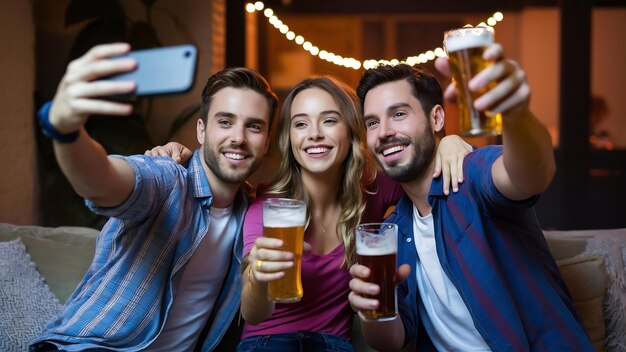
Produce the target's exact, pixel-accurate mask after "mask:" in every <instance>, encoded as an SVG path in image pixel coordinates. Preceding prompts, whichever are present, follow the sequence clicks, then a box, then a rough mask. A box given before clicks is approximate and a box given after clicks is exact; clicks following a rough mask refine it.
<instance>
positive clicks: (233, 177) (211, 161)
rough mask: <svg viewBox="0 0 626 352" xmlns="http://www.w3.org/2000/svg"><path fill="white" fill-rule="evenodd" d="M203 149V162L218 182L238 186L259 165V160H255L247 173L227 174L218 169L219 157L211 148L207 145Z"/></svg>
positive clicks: (242, 171)
mask: <svg viewBox="0 0 626 352" xmlns="http://www.w3.org/2000/svg"><path fill="white" fill-rule="evenodd" d="M203 149H204V153H203V154H204V162H205V163H206V165H207V166H208V168H209V170H211V172H212V173H213V174H214V175H215V176H216V177H217V178H219V179H220V180H222V181H224V182H226V183H230V184H239V183H242V182H243V181H245V180H246V179H247V178H248V176H250V175H251V174H252V173H253V172H254V170H256V169H257V168H258V167H259V165H260V164H261V159H258V160H256V161H255V162H254V163H252V165H251V166H250V168H249V169H248V170H247V172H244V170H240V172H237V173H228V172H227V171H226V170H223V169H222V168H221V167H220V163H219V155H217V154H215V153H214V152H213V150H212V149H211V148H209V147H208V144H207V145H205V148H203Z"/></svg>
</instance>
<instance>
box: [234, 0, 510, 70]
mask: <svg viewBox="0 0 626 352" xmlns="http://www.w3.org/2000/svg"><path fill="white" fill-rule="evenodd" d="M246 11H247V12H249V13H254V12H261V11H262V13H263V15H264V16H265V17H266V18H267V20H268V22H269V23H270V24H271V25H272V26H274V28H276V29H277V30H278V31H280V33H281V34H283V35H284V36H285V38H287V39H288V40H290V41H294V42H295V43H296V44H298V45H300V46H301V47H302V49H303V50H305V51H307V52H308V53H309V54H311V55H313V56H316V57H318V58H319V59H321V60H326V61H328V62H330V63H333V64H335V65H338V66H343V67H347V68H352V69H354V70H358V69H360V68H361V67H362V68H364V69H370V68H374V67H376V66H378V65H381V64H385V65H397V64H399V63H406V64H409V65H417V64H424V63H426V62H428V61H432V60H434V59H435V58H437V57H443V56H446V53H445V51H444V50H443V49H442V48H440V47H437V48H435V49H432V50H428V51H425V52H423V53H420V54H417V55H415V56H409V57H407V58H404V59H402V60H399V59H392V60H381V59H378V60H376V59H368V60H365V61H362V62H361V61H359V60H357V59H355V58H353V57H343V56H341V55H337V54H335V53H333V52H330V51H328V50H324V49H320V48H319V47H318V46H316V45H314V44H313V43H311V42H310V41H308V40H306V39H305V38H304V37H303V36H302V35H299V34H297V33H295V32H293V31H292V30H290V29H289V26H287V24H285V23H283V21H281V20H280V19H279V18H278V16H276V14H274V10H272V9H271V8H269V7H265V4H264V3H263V2H261V1H257V2H255V3H251V2H250V3H247V4H246ZM503 19H504V15H503V14H502V12H496V13H494V14H493V15H491V17H489V18H488V19H487V20H486V21H485V22H486V23H485V22H481V23H479V24H478V26H490V27H493V26H495V25H496V24H497V23H498V22H500V21H502V20H503ZM467 26H469V27H472V26H471V25H469V24H468V25H466V27H467Z"/></svg>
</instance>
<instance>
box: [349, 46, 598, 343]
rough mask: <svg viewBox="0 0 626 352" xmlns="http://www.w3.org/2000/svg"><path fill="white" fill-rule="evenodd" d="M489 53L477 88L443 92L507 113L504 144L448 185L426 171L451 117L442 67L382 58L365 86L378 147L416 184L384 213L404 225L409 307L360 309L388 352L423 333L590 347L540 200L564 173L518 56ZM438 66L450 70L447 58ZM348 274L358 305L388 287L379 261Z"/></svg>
mask: <svg viewBox="0 0 626 352" xmlns="http://www.w3.org/2000/svg"><path fill="white" fill-rule="evenodd" d="M448 50H449V51H450V48H448ZM482 59H484V60H485V61H487V62H490V63H491V64H490V65H488V66H487V67H485V68H484V69H482V70H481V71H480V72H476V73H475V76H473V78H471V79H469V80H468V81H467V83H468V87H466V88H469V90H466V91H465V92H464V93H458V90H455V87H454V84H452V85H450V86H449V87H448V88H447V90H446V94H445V96H446V97H447V98H454V97H455V96H456V95H457V94H462V95H464V97H460V98H462V99H463V98H466V97H469V99H471V100H470V101H473V102H472V103H471V107H473V108H474V109H476V110H477V111H479V112H486V111H488V112H489V114H490V115H494V116H495V115H497V114H501V120H502V140H503V145H502V146H488V147H485V148H480V149H477V150H475V151H474V152H472V153H470V154H468V155H467V157H466V158H465V160H464V165H463V174H464V180H465V181H464V183H463V184H461V185H460V186H459V192H456V193H452V194H449V195H446V194H444V193H442V192H441V191H440V188H439V187H440V185H439V182H438V181H437V180H431V179H430V177H428V176H427V175H429V174H430V172H431V170H432V168H433V167H434V158H433V150H434V149H435V148H436V147H437V145H438V144H439V143H440V140H441V138H442V136H443V135H444V133H443V126H444V122H445V111H444V110H443V94H442V92H441V88H440V86H439V84H438V82H437V81H436V79H435V78H434V76H432V75H431V74H430V73H429V72H428V71H426V70H425V69H423V68H419V67H411V66H408V65H402V64H401V65H398V66H393V67H392V66H381V67H378V68H375V69H371V70H368V71H366V72H365V74H364V76H363V77H362V79H361V82H360V84H359V87H358V88H357V94H358V95H359V98H360V99H361V103H362V106H363V110H364V111H363V113H364V121H365V125H366V128H367V142H368V147H369V148H370V150H371V151H372V152H373V153H374V156H375V158H376V160H377V161H378V164H379V165H380V166H381V168H382V169H383V170H384V171H385V173H387V174H388V175H389V176H391V177H392V178H394V179H396V180H399V181H400V182H401V184H402V187H403V188H404V190H405V192H406V197H403V198H402V199H401V200H400V201H399V202H398V204H397V206H396V208H395V210H394V213H393V214H392V215H391V216H390V217H389V218H387V219H386V221H387V222H391V223H396V224H398V263H399V264H402V265H401V266H400V267H399V269H398V271H397V278H398V279H399V280H404V281H402V283H401V284H400V286H399V287H398V300H399V316H398V317H396V319H393V320H390V321H385V322H379V321H374V320H368V319H363V318H361V319H360V322H361V328H362V331H363V335H364V336H365V339H366V341H367V342H368V343H369V344H370V345H371V346H372V347H374V348H376V349H378V350H380V351H387V350H397V349H399V348H400V347H401V346H402V345H403V344H406V343H408V342H409V341H411V340H412V339H414V338H415V339H416V340H415V346H416V349H419V350H420V351H434V350H439V351H450V350H457V351H488V350H493V351H533V350H554V351H581V350H582V351H592V350H593V347H592V346H591V343H590V341H589V338H588V336H587V334H586V332H585V329H584V328H583V326H582V325H581V323H580V320H579V319H578V317H577V314H576V312H575V310H574V307H573V305H572V302H571V298H570V297H569V294H568V291H567V288H566V287H565V284H564V282H563V279H562V278H561V277H560V274H559V271H558V268H557V266H556V263H555V262H554V259H553V258H552V256H551V254H550V252H549V250H548V247H547V244H546V242H545V239H544V237H543V232H542V230H541V228H540V226H539V224H538V223H537V218H536V215H535V213H534V210H533V205H534V203H535V202H536V200H537V195H538V194H539V193H540V192H542V191H543V190H545V188H546V187H547V186H548V184H549V183H550V181H551V179H552V177H553V174H554V171H555V164H554V157H553V151H552V148H551V144H550V138H549V135H548V132H547V130H546V129H545V128H544V127H543V126H542V124H541V123H540V122H539V121H538V120H537V119H536V118H535V117H534V116H533V114H532V113H531V112H530V110H529V107H528V103H529V98H530V88H529V86H528V83H527V81H526V78H525V74H524V71H523V70H522V69H521V68H520V67H519V65H518V64H517V63H515V62H514V61H512V60H507V59H505V58H504V55H503V51H502V47H501V46H500V45H498V44H493V45H490V46H488V47H487V48H486V49H485V50H484V53H483V54H482ZM436 66H437V68H438V69H439V70H440V71H442V72H443V73H444V74H448V75H449V73H450V66H449V63H448V61H447V60H446V59H445V58H440V59H438V60H437V62H436ZM473 74H474V73H473ZM456 84H457V85H460V84H463V82H462V81H460V80H458V79H457V81H456ZM489 85H494V87H493V88H491V89H489V90H488V91H487V92H485V93H483V94H477V93H476V92H479V91H480V90H481V89H483V88H484V87H487V86H489ZM467 108H469V106H467ZM467 114H469V113H467ZM461 115H462V116H463V114H461ZM480 133H483V132H480ZM350 273H351V274H352V276H353V279H352V280H351V281H350V288H351V290H352V292H351V293H350V296H349V299H350V303H351V305H352V307H353V309H355V310H357V311H367V310H371V309H376V308H377V307H378V306H379V305H380V302H379V301H378V300H377V299H376V296H377V295H378V294H379V292H380V287H379V286H378V285H376V284H373V283H370V282H368V281H369V276H370V275H371V269H370V268H367V267H365V266H363V265H354V266H352V267H351V269H350ZM372 297H374V298H372ZM418 327H423V328H424V330H425V331H426V333H419V334H418Z"/></svg>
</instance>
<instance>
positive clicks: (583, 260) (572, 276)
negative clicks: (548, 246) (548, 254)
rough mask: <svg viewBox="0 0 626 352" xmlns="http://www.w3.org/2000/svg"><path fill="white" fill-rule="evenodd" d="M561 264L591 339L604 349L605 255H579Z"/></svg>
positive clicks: (564, 276)
mask: <svg viewBox="0 0 626 352" xmlns="http://www.w3.org/2000/svg"><path fill="white" fill-rule="evenodd" d="M557 264H558V265H559V270H560V271H561V275H562V276H563V279H564V280H565V284H566V285H567V288H568V289H569V291H570V293H571V295H572V300H573V303H574V308H575V309H576V311H577V312H578V316H579V317H580V319H581V320H582V323H583V325H584V326H585V329H586V330H587V333H588V334H589V337H590V338H591V342H592V343H593V345H594V347H595V348H596V350H597V351H604V338H605V336H606V330H605V327H604V314H603V308H602V304H603V302H604V295H605V292H606V283H607V274H606V268H605V265H604V258H603V257H600V256H577V257H573V258H568V259H562V260H558V261H557Z"/></svg>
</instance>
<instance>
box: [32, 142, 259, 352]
mask: <svg viewBox="0 0 626 352" xmlns="http://www.w3.org/2000/svg"><path fill="white" fill-rule="evenodd" d="M200 158H201V153H200V152H199V150H196V151H195V153H194V155H193V157H192V159H191V161H190V163H189V167H188V168H187V169H185V168H184V167H182V166H180V165H178V164H176V163H174V162H173V161H172V160H171V159H170V158H166V157H156V158H153V157H146V156H143V155H142V156H132V157H128V158H125V159H126V160H128V162H129V163H130V164H131V166H132V168H133V170H134V172H135V187H134V190H133V192H132V194H131V195H130V196H129V198H128V199H127V200H125V201H124V203H122V204H121V205H120V206H117V207H114V208H97V207H94V206H93V204H91V203H90V202H89V201H88V202H87V204H88V205H89V206H90V207H91V208H92V210H94V211H95V212H97V213H99V214H103V215H106V216H110V217H111V219H110V220H109V221H108V222H107V224H106V225H105V226H104V227H103V229H102V231H101V233H100V235H99V236H98V240H97V245H96V254H95V257H94V260H93V262H92V264H91V267H90V268H89V270H88V272H87V273H86V274H85V277H84V278H83V280H82V282H81V283H80V284H79V286H78V288H77V289H76V291H75V292H74V293H73V294H72V296H71V297H70V298H69V299H68V301H67V302H66V304H65V305H64V306H63V309H62V310H61V312H60V314H59V315H58V316H57V318H56V319H55V320H53V321H52V322H51V323H50V324H49V325H48V327H47V329H46V330H45V331H44V332H43V333H42V334H41V335H40V336H39V337H38V338H36V339H35V340H33V341H31V344H32V346H31V350H37V349H38V348H40V347H41V348H43V345H42V343H43V342H45V343H52V344H54V345H56V346H57V347H63V348H64V349H66V350H68V351H80V350H85V349H90V348H105V349H107V350H115V351H137V350H141V349H144V348H146V347H147V346H148V345H149V344H150V343H151V342H152V341H153V340H154V339H155V338H156V336H157V334H158V333H159V331H161V329H162V328H163V325H164V322H165V318H166V314H167V311H168V310H169V307H170V306H171V305H172V300H173V295H172V292H173V291H172V290H173V288H172V277H173V275H174V274H176V272H178V271H179V270H180V269H181V268H182V267H184V265H185V264H186V263H187V261H188V260H189V258H190V257H191V256H192V254H193V252H194V250H195V249H196V248H197V246H198V244H199V243H200V241H201V240H202V239H203V238H204V235H205V234H206V232H207V230H208V227H209V221H210V216H209V207H210V205H211V202H212V195H211V189H210V187H209V183H208V179H207V176H206V174H205V172H204V170H203V168H202V165H201V161H200ZM246 209H247V201H246V199H245V197H244V196H243V194H239V195H238V198H237V199H236V200H235V208H234V214H235V216H236V219H237V235H236V237H235V238H236V239H235V245H234V248H233V252H232V256H231V261H230V263H224V265H223V266H220V267H219V268H207V270H227V271H228V274H227V276H226V278H225V280H224V283H223V285H222V290H221V292H220V294H219V296H218V298H217V301H216V302H215V306H214V308H213V312H212V315H211V320H210V321H209V322H208V324H209V327H210V328H209V332H208V335H207V338H206V339H205V340H204V341H198V346H202V351H210V350H213V349H214V348H215V346H216V345H217V344H218V343H219V341H220V339H221V338H222V337H223V335H224V333H225V332H226V330H227V328H228V326H229V324H230V322H231V321H232V319H233V318H234V316H235V314H236V312H237V310H238V308H239V300H240V289H241V286H240V281H241V278H240V270H239V267H240V264H241V253H242V247H241V225H242V221H243V216H244V214H245V211H246Z"/></svg>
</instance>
